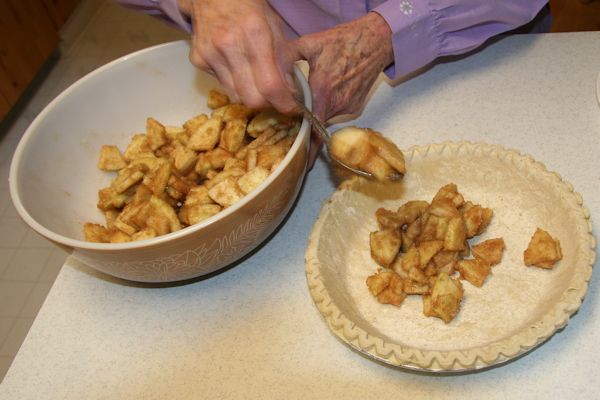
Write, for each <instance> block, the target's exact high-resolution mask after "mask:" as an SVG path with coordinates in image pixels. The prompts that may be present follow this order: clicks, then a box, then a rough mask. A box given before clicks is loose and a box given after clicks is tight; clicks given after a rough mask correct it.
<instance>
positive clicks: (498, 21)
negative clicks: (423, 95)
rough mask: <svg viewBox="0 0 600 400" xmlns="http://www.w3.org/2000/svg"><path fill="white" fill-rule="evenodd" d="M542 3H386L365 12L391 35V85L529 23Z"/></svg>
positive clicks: (420, 0) (408, 0)
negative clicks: (439, 59)
mask: <svg viewBox="0 0 600 400" xmlns="http://www.w3.org/2000/svg"><path fill="white" fill-rule="evenodd" d="M546 3H547V0H528V1H524V0H501V1H491V0H387V1H385V2H383V3H382V4H380V5H379V6H377V7H375V8H374V9H373V10H371V11H375V12H377V13H378V14H379V15H381V16H382V17H383V18H384V19H385V20H386V21H387V23H388V25H389V26H390V28H391V29H392V34H393V37H392V44H393V47H394V64H393V65H392V66H390V67H388V69H386V71H385V72H386V74H387V75H388V77H390V78H392V79H394V78H397V77H400V76H403V75H406V74H408V73H410V72H413V71H415V70H417V69H419V68H420V67H423V66H425V65H427V64H429V63H430V62H431V61H433V60H435V59H436V58H437V57H440V56H447V55H455V54H461V53H465V52H467V51H469V50H472V49H474V48H476V47H478V46H480V45H481V44H483V43H484V42H485V41H486V40H487V39H489V38H490V37H492V36H494V35H497V34H500V33H502V32H506V31H509V30H511V29H514V28H517V27H519V26H521V25H524V24H526V23H527V22H529V21H531V20H532V19H533V18H534V17H535V16H536V14H537V13H538V12H539V11H540V9H541V8H542V7H543V6H544V5H545V4H546Z"/></svg>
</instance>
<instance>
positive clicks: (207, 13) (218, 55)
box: [178, 0, 296, 113]
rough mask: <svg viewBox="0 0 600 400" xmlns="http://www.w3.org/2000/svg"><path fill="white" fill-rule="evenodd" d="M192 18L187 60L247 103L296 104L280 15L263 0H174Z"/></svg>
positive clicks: (289, 108)
mask: <svg viewBox="0 0 600 400" xmlns="http://www.w3.org/2000/svg"><path fill="white" fill-rule="evenodd" d="M178 4H179V8H180V9H181V10H182V11H183V12H184V13H186V14H188V15H190V17H191V18H192V22H193V24H192V25H193V29H194V32H193V35H192V48H191V50H190V61H191V62H192V64H194V65H195V66H196V67H198V68H200V69H203V70H205V71H208V72H211V73H213V74H214V75H216V77H217V78H218V79H219V81H220V82H221V84H222V85H223V86H224V88H225V90H226V91H227V92H228V95H230V97H231V98H232V99H233V100H234V101H237V100H240V101H242V102H243V103H244V104H245V105H247V106H248V107H251V108H264V107H268V106H273V107H275V108H276V109H277V110H279V111H280V112H283V113H290V112H293V111H295V110H296V104H295V102H294V99H293V97H292V95H293V91H294V88H293V80H292V78H291V76H292V75H291V74H292V66H293V61H294V60H293V59H292V57H291V55H290V53H289V48H290V46H289V45H288V44H287V42H286V39H285V38H284V35H283V32H282V29H281V24H282V20H281V18H280V17H279V15H277V14H276V13H275V12H274V11H273V9H272V8H271V7H270V6H269V4H268V3H267V2H266V1H264V0H236V1H223V0H178Z"/></svg>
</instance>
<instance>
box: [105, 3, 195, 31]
mask: <svg viewBox="0 0 600 400" xmlns="http://www.w3.org/2000/svg"><path fill="white" fill-rule="evenodd" d="M115 1H116V2H117V3H120V4H122V5H123V6H125V7H129V8H132V9H134V10H137V11H140V12H143V13H146V14H149V15H152V16H155V17H158V18H161V19H163V20H165V21H167V22H171V23H174V24H176V25H177V26H179V27H180V28H182V29H183V30H185V31H187V32H191V31H192V25H191V23H190V22H189V20H188V19H187V18H186V17H185V16H184V15H183V13H182V12H181V11H179V7H178V6H177V0H115Z"/></svg>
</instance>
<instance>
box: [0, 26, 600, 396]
mask: <svg viewBox="0 0 600 400" xmlns="http://www.w3.org/2000/svg"><path fill="white" fill-rule="evenodd" d="M599 72H600V32H593V33H573V34H546V35H526V36H513V37H510V38H506V39H503V40H501V41H499V42H496V43H494V44H491V45H489V46H488V47H487V48H485V49H484V50H482V51H481V52H478V53H477V54H474V55H472V56H470V57H467V58H463V59H461V60H458V61H453V62H449V63H444V64H439V65H437V66H435V67H434V68H432V69H429V70H428V71H426V72H424V73H423V74H421V75H419V76H417V77H416V78H414V79H412V80H410V81H407V82H405V83H403V84H401V85H400V86H398V87H396V88H391V87H389V86H388V85H387V84H385V83H383V84H381V85H380V86H379V87H378V89H377V91H376V92H375V93H374V96H373V98H372V100H371V102H370V103H369V104H368V106H367V108H366V110H365V112H364V113H363V116H362V117H361V118H360V119H359V120H357V121H355V122H354V123H356V124H357V125H362V126H369V127H372V128H374V129H376V130H379V131H381V132H384V133H385V134H386V135H388V136H390V137H392V138H393V139H394V141H395V142H396V143H397V144H399V146H400V147H401V148H408V147H410V146H411V145H413V144H426V143H431V142H441V141H445V140H452V141H458V140H470V141H484V142H489V143H496V144H501V145H503V146H505V147H507V148H513V149H517V150H520V151H521V152H523V153H528V154H530V155H532V156H533V157H534V158H535V159H537V160H538V161H541V162H543V163H544V164H546V166H547V167H548V169H549V170H551V171H556V172H558V173H559V174H561V175H562V176H563V178H564V179H566V180H567V181H569V182H571V183H572V184H573V185H574V187H575V190H576V191H578V192H580V193H581V194H582V196H583V199H584V202H585V205H586V206H587V207H588V208H589V210H590V212H591V216H592V221H593V222H594V225H593V227H594V231H595V232H597V231H598V226H597V222H598V218H600V217H599V216H600V157H599V156H598V154H600V107H599V105H598V101H597V99H596V93H595V87H596V79H597V77H598V73H599ZM333 190H334V184H333V182H332V181H331V180H330V176H329V172H328V170H327V166H326V164H325V163H324V162H323V161H322V160H319V161H318V162H317V164H316V166H315V167H314V169H313V171H312V172H311V173H310V174H309V175H308V177H307V180H306V184H305V186H304V189H303V191H302V193H301V196H300V199H299V201H298V203H297V204H296V206H295V208H294V209H293V211H292V212H291V214H290V216H289V218H288V219H287V221H285V222H284V224H283V225H282V226H281V229H279V231H278V232H277V233H276V235H275V236H274V237H272V238H271V239H270V240H269V241H268V242H267V243H265V245H264V246H262V247H261V248H260V249H259V250H258V251H257V252H255V253H254V254H253V255H252V256H251V257H248V258H246V259H245V260H244V261H243V262H241V263H238V264H237V265H235V266H234V267H233V268H230V269H227V270H225V271H224V272H222V273H220V274H218V275H215V276H213V277H211V278H209V279H204V280H200V281H196V282H194V283H189V284H186V285H183V286H175V287H167V288H149V287H143V286H128V285H126V284H123V283H122V282H119V281H116V280H113V279H111V278H109V277H106V276H104V275H100V274H99V273H95V272H94V271H93V270H91V269H89V268H88V267H86V266H83V265H80V264H77V263H76V262H75V261H74V260H70V259H69V260H67V263H66V264H65V266H64V267H63V269H62V271H61V273H60V274H59V276H58V278H57V280H56V282H55V284H54V286H53V288H52V290H51V291H50V294H49V295H48V298H47V299H46V302H45V303H44V305H43V307H42V309H41V311H40V312H39V314H38V317H37V319H36V320H35V322H34V324H33V326H32V328H31V330H30V332H29V335H28V336H27V338H26V340H25V342H24V343H23V346H22V347H21V349H20V351H19V353H18V355H17V356H16V358H15V360H14V362H13V364H12V367H11V368H10V370H9V371H8V373H7V375H6V377H5V379H4V381H3V383H2V385H0V398H1V399H65V398H68V399H80V398H81V399H83V398H85V399H103V398H110V399H130V398H135V399H138V398H143V399H166V398H169V399H171V398H178V399H180V398H185V399H188V398H189V399H197V398H286V399H291V398H320V399H325V398H364V399H370V398H373V399H381V398H388V397H390V398H391V397H393V398H412V399H419V398H427V399H437V398H462V399H470V398H473V399H516V398H518V399H529V398H536V399H539V398H557V399H566V398H574V397H575V396H577V397H578V398H580V399H593V398H597V397H598V393H599V392H600V380H599V379H597V374H598V372H597V371H598V369H599V368H600V340H598V339H597V338H598V332H600V313H599V312H598V309H599V307H600V298H599V293H598V288H597V286H598V280H599V278H598V273H597V272H596V273H595V274H594V275H593V277H592V280H591V282H590V288H589V290H588V294H587V296H586V299H585V301H584V303H583V305H582V307H581V308H580V310H579V312H578V313H577V314H576V315H575V316H574V317H573V318H572V320H571V321H570V323H569V324H568V325H567V327H566V328H565V329H563V330H562V331H560V332H558V333H557V334H556V335H554V336H553V337H552V338H551V339H550V340H549V341H548V342H546V343H545V344H543V345H542V346H540V347H538V348H537V349H535V350H534V351H532V352H530V353H529V354H526V355H525V356H523V357H521V358H519V359H517V360H515V361H513V362H511V363H509V364H507V365H504V366H501V367H497V368H494V369H491V370H487V371H482V372H478V373H472V374H465V375H458V376H435V375H427V374H416V373H410V372H406V371H404V370H400V369H394V368H391V367H388V366H385V365H381V364H379V363H376V362H374V361H371V360H370V359H367V358H366V357H364V356H362V355H360V354H358V353H356V352H354V351H352V350H351V349H350V348H348V347H347V346H345V345H344V344H342V343H341V342H340V341H338V340H337V339H336V338H335V337H334V335H333V334H331V333H330V331H329V329H328V328H327V326H326V324H325V322H324V320H323V319H322V317H321V315H320V314H319V312H318V311H317V308H316V307H315V305H314V304H313V302H312V299H311V297H310V295H309V292H308V288H307V285H306V279H305V275H304V250H305V248H306V244H307V238H308V236H309V234H310V231H311V227H312V224H313V222H314V220H315V219H316V217H317V215H318V213H319V210H320V207H321V204H322V202H323V201H324V200H326V199H327V198H328V197H329V196H330V194H331V193H332V192H333ZM507 190H510V188H509V187H507Z"/></svg>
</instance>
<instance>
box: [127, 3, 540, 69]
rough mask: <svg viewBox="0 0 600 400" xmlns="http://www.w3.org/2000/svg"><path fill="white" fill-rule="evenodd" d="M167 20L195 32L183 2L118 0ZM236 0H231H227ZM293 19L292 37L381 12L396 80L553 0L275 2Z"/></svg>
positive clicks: (476, 43) (506, 28)
mask: <svg viewBox="0 0 600 400" xmlns="http://www.w3.org/2000/svg"><path fill="white" fill-rule="evenodd" d="M117 1H118V2H119V3H121V4H123V5H125V6H128V7H131V8H134V9H137V10H139V11H142V12H145V13H148V14H151V15H155V16H157V17H161V18H165V19H167V20H170V21H171V22H174V23H175V24H177V25H179V26H180V27H181V28H183V29H185V30H187V31H188V32H191V30H192V27H191V24H190V22H189V19H188V18H187V17H186V16H185V15H183V14H182V13H181V12H180V11H179V9H178V7H177V0H117ZM225 1H231V0H225ZM269 3H270V4H271V6H272V7H273V8H274V9H275V11H277V12H278V13H279V15H281V17H283V19H284V20H285V21H286V22H287V24H288V26H289V28H291V29H289V34H290V35H305V34H308V33H314V32H318V31H321V30H325V29H328V28H331V27H333V26H334V25H337V24H339V23H342V22H347V21H350V20H353V19H356V18H358V17H360V16H363V15H365V14H366V13H367V12H369V11H374V12H376V13H378V14H380V15H381V16H382V17H383V18H384V19H385V20H386V21H387V23H388V25H389V26H390V28H391V29H392V33H393V39H392V43H393V47H394V64H393V65H392V66H391V67H390V68H388V69H387V70H386V71H385V72H386V74H387V75H388V76H389V77H390V78H396V77H399V76H402V75H405V74H408V73H410V72H413V71H415V70H416V69H418V68H420V67H422V66H425V65H427V64H428V63H430V62H431V61H433V60H435V59H436V58H438V57H440V56H447V55H456V54H461V53H465V52H467V51H469V50H472V49H474V48H476V47H478V46H479V45H481V44H482V43H483V42H485V41H486V40H487V39H488V38H490V37H492V36H495V35H497V34H500V33H502V32H506V31H509V30H511V29H514V28H517V27H519V26H521V25H524V24H526V23H528V22H529V21H531V20H532V19H533V18H534V17H535V16H536V15H537V13H538V12H539V11H540V10H541V8H542V7H543V6H544V5H545V4H546V3H547V0H269Z"/></svg>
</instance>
